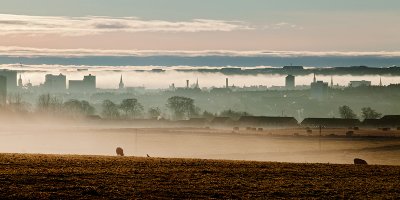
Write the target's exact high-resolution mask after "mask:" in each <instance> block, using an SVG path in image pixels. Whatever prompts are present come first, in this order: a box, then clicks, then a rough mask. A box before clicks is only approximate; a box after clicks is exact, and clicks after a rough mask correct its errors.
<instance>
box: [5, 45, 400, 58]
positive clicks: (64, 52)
mask: <svg viewBox="0 0 400 200" xmlns="http://www.w3.org/2000/svg"><path fill="white" fill-rule="evenodd" d="M0 56H10V57H41V56H57V57H84V56H183V57H194V56H248V57H257V56H260V57H262V56H273V57H304V56H342V57H347V56H374V57H400V51H376V52H355V51H351V52H340V51H325V52H324V51H322V52H320V51H319V52H314V51H267V50H264V51H234V50H203V51H180V50H176V51H159V50H101V49H46V48H29V47H10V46H3V47H2V46H0Z"/></svg>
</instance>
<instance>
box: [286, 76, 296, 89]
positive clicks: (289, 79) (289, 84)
mask: <svg viewBox="0 0 400 200" xmlns="http://www.w3.org/2000/svg"><path fill="white" fill-rule="evenodd" d="M285 80H286V81H285V86H286V89H294V87H295V77H294V76H293V75H288V76H286V79H285Z"/></svg>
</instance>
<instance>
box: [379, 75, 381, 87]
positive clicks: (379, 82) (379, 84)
mask: <svg viewBox="0 0 400 200" xmlns="http://www.w3.org/2000/svg"><path fill="white" fill-rule="evenodd" d="M379 86H381V87H382V77H379Z"/></svg>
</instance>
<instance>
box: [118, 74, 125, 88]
mask: <svg viewBox="0 0 400 200" xmlns="http://www.w3.org/2000/svg"><path fill="white" fill-rule="evenodd" d="M124 86H125V85H124V81H122V74H121V79H120V80H119V87H118V88H119V89H120V90H121V89H124Z"/></svg>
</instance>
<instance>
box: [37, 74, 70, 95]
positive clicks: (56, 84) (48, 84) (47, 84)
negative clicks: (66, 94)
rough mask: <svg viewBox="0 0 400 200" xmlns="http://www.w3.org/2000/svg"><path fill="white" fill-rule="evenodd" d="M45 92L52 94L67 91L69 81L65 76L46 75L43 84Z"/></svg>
mask: <svg viewBox="0 0 400 200" xmlns="http://www.w3.org/2000/svg"><path fill="white" fill-rule="evenodd" d="M43 87H44V89H45V90H47V91H50V92H55V91H57V92H62V91H65V90H66V89H67V79H66V76H65V75H63V74H59V75H53V74H46V76H45V81H44V84H43Z"/></svg>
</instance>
